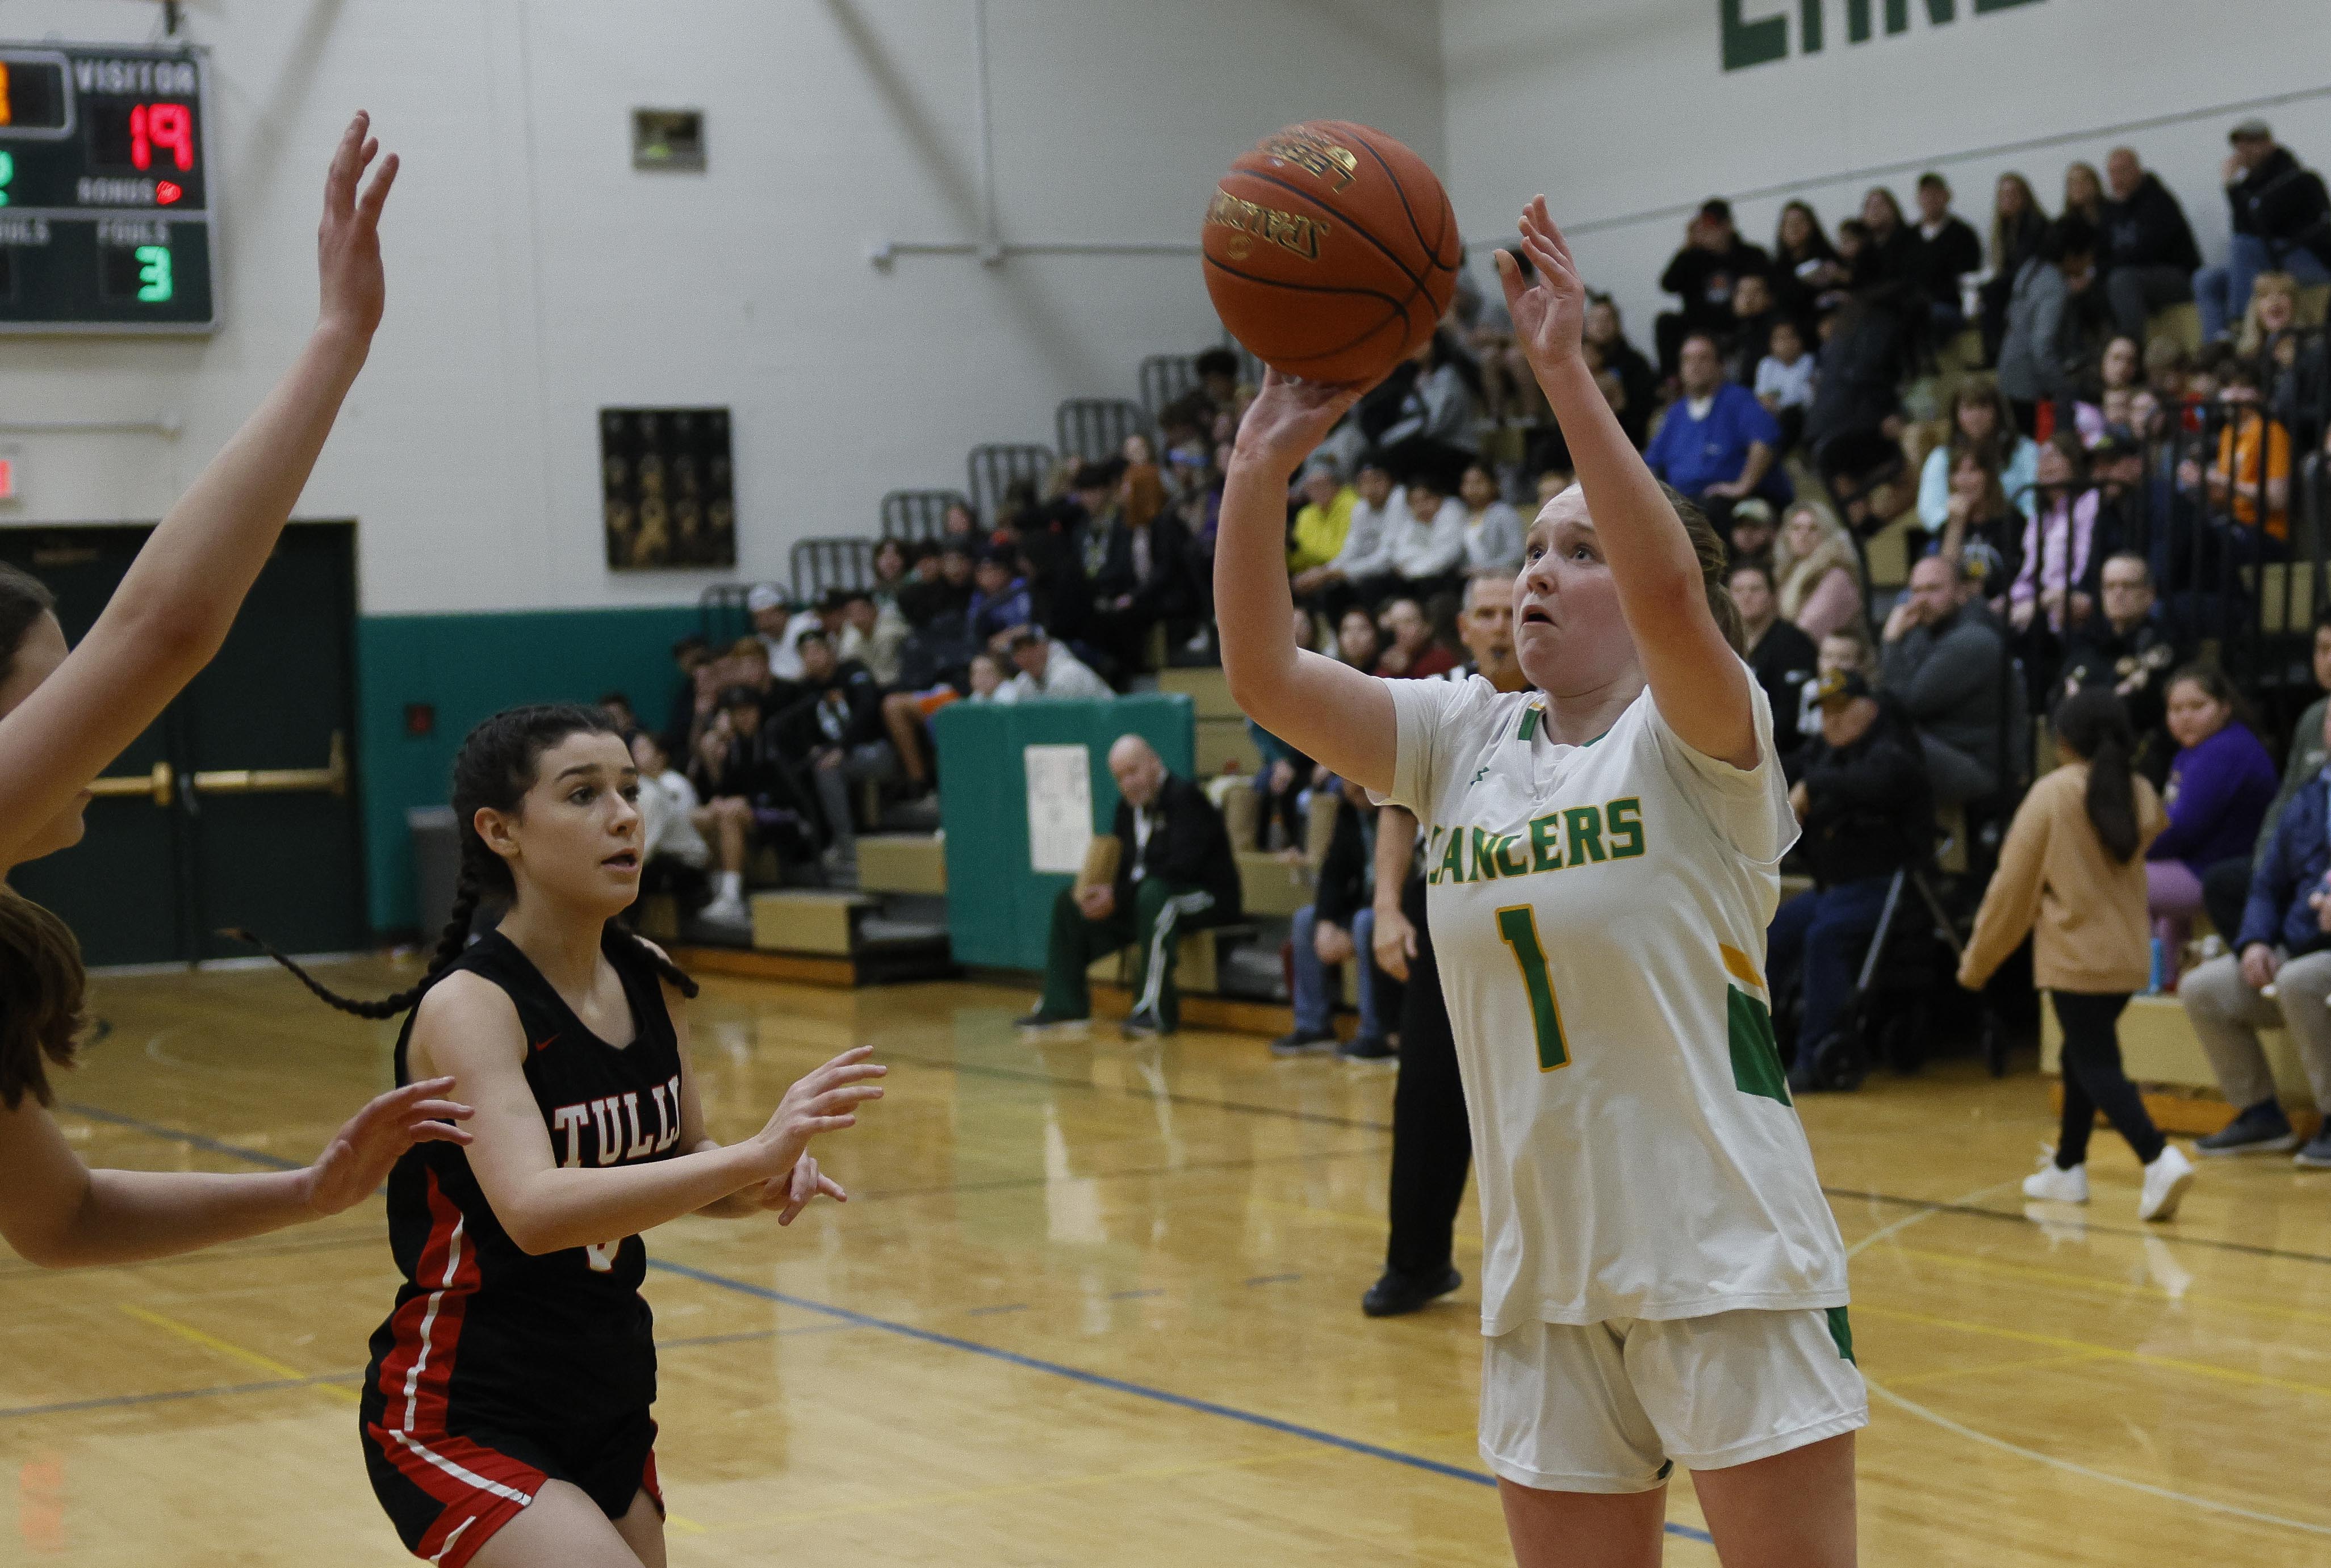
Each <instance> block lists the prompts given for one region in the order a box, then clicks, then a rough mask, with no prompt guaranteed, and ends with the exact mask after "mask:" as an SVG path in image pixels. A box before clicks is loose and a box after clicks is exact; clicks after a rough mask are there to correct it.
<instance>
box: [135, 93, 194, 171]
mask: <svg viewBox="0 0 2331 1568" xmlns="http://www.w3.org/2000/svg"><path fill="white" fill-rule="evenodd" d="M156 147H167V148H169V150H170V153H171V155H172V157H174V159H175V160H176V163H177V166H179V167H180V168H182V169H190V168H192V167H194V166H195V117H194V114H193V113H192V111H190V110H189V109H187V108H186V105H185V104H183V103H141V104H138V105H137V106H136V107H134V108H133V109H130V111H129V161H130V163H131V164H132V165H133V166H136V167H138V168H141V169H142V168H150V167H152V166H153V163H154V149H155V148H156Z"/></svg>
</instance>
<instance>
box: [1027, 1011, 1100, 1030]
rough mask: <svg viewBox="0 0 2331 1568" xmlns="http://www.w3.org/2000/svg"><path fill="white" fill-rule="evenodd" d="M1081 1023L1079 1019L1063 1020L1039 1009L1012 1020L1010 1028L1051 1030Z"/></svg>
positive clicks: (1053, 1013)
mask: <svg viewBox="0 0 2331 1568" xmlns="http://www.w3.org/2000/svg"><path fill="white" fill-rule="evenodd" d="M1082 1022H1084V1020H1083V1019H1081V1018H1064V1017H1062V1016H1061V1014H1059V1013H1056V1012H1045V1011H1044V1010H1043V1009H1042V1008H1041V1007H1040V1008H1038V1009H1037V1010H1036V1011H1035V1012H1032V1013H1030V1014H1029V1015H1028V1016H1027V1017H1025V1018H1015V1019H1013V1021H1012V1026H1013V1028H1014V1029H1052V1028H1056V1027H1058V1026H1059V1025H1061V1024H1063V1023H1082Z"/></svg>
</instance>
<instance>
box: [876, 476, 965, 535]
mask: <svg viewBox="0 0 2331 1568" xmlns="http://www.w3.org/2000/svg"><path fill="white" fill-rule="evenodd" d="M970 505H971V498H970V497H969V496H967V495H965V494H964V493H963V492H962V491H961V490H892V491H891V492H890V494H889V495H887V496H884V497H883V498H882V537H884V538H886V539H903V540H905V541H906V542H907V543H909V544H910V545H918V544H936V543H937V541H938V540H939V539H941V538H943V537H945V536H946V534H947V508H950V507H966V508H967V507H969V506H970Z"/></svg>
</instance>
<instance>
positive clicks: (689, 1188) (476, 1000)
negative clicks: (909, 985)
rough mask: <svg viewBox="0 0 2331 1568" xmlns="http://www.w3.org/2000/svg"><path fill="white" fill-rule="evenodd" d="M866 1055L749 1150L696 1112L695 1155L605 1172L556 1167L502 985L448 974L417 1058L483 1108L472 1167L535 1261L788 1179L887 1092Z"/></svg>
mask: <svg viewBox="0 0 2331 1568" xmlns="http://www.w3.org/2000/svg"><path fill="white" fill-rule="evenodd" d="M870 1049H871V1048H869V1047H865V1046H861V1047H859V1048H857V1049H856V1050H850V1051H845V1052H844V1053H843V1054H842V1055H841V1056H838V1057H836V1058H834V1059H833V1060H832V1061H830V1062H827V1063H826V1064H825V1065H824V1066H823V1067H821V1068H819V1069H816V1070H815V1071H813V1072H812V1073H810V1074H809V1075H807V1076H806V1077H804V1078H803V1079H801V1080H800V1081H798V1082H796V1083H795V1084H794V1086H793V1087H792V1088H789V1089H787V1090H786V1091H785V1099H784V1100H783V1101H782V1102H781V1103H780V1104H779V1105H778V1107H777V1110H776V1114H775V1116H773V1117H770V1118H769V1122H768V1125H767V1126H764V1127H763V1128H762V1129H761V1130H760V1131H759V1132H758V1133H756V1134H755V1135H754V1136H752V1137H750V1138H747V1139H746V1140H745V1141H744V1142H742V1143H737V1144H732V1145H728V1146H727V1147H725V1148H724V1147H721V1146H719V1145H711V1144H710V1140H709V1139H708V1138H706V1137H705V1136H704V1132H703V1124H702V1118H701V1115H700V1113H699V1118H698V1124H697V1128H696V1134H695V1136H696V1141H697V1144H698V1147H697V1148H696V1150H695V1152H693V1153H690V1154H686V1155H680V1157H678V1158H677V1159H671V1160H661V1161H657V1162H655V1163H654V1164H641V1165H614V1166H608V1167H606V1168H604V1169H601V1168H596V1167H586V1166H564V1165H561V1164H559V1163H558V1161H557V1156H556V1155H555V1153H554V1152H553V1150H552V1148H551V1146H550V1135H549V1133H548V1132H547V1130H546V1129H545V1128H544V1126H543V1125H542V1111H541V1109H540V1107H538V1105H537V1104H536V1103H535V1098H534V1091H533V1090H532V1088H529V1087H528V1084H527V1081H526V1070H525V1066H524V1063H525V1056H526V1034H525V1031H524V1030H523V1029H522V1028H521V1027H520V1025H519V1017H518V1009H517V1008H516V1007H515V1006H513V1005H512V1004H511V1003H510V1000H509V994H508V993H506V992H504V991H502V990H501V989H500V988H499V986H496V985H494V984H491V983H490V982H488V981H484V980H479V979H476V978H474V977H472V976H471V975H468V974H454V975H452V976H449V977H448V978H447V979H445V980H443V981H442V982H440V983H439V984H437V985H436V986H435V987H434V988H433V990H432V991H431V992H430V993H429V994H428V995H427V996H426V997H424V998H423V1000H422V1003H421V1015H420V1017H419V1019H418V1020H416V1021H415V1022H414V1031H413V1051H414V1059H415V1060H427V1061H428V1062H430V1063H431V1064H432V1065H433V1066H435V1067H436V1068H438V1069H440V1070H442V1071H444V1072H446V1073H450V1074H451V1075H452V1078H453V1079H454V1087H455V1088H456V1089H457V1090H458V1091H459V1092H460V1093H461V1095H462V1097H463V1098H466V1099H467V1100H468V1101H469V1103H470V1104H471V1105H473V1106H475V1107H477V1117H476V1120H475V1121H474V1122H473V1123H472V1125H471V1131H472V1133H473V1135H474V1141H473V1142H472V1143H471V1146H470V1166H471V1170H473V1171H474V1172H475V1173H476V1174H477V1177H478V1185H479V1186H480V1188H481V1189H482V1190H483V1191H484V1193H485V1194H486V1202H489V1203H490V1204H491V1205H492V1206H493V1211H494V1217H495V1218H496V1219H498V1220H499V1221H501V1225H502V1229H503V1230H505V1231H508V1232H509V1238H510V1240H513V1241H515V1242H517V1243H518V1245H519V1248H520V1249H522V1250H525V1251H528V1252H531V1253H537V1254H539V1253H544V1252H556V1251H559V1250H564V1249H566V1248H568V1247H585V1246H592V1245H596V1244H599V1243H604V1242H607V1241H613V1240H618V1239H619V1238H622V1237H624V1236H629V1235H633V1234H634V1233H636V1232H638V1231H646V1230H650V1229H652V1228H653V1227H654V1226H657V1225H661V1224H662V1223H664V1222H665V1221H669V1220H676V1219H678V1218H679V1217H680V1215H682V1214H690V1213H695V1212H699V1211H700V1210H704V1209H707V1208H710V1207H712V1206H713V1205H715V1204H717V1203H718V1202H720V1201H721V1200H723V1199H726V1198H728V1197H729V1196H730V1195H731V1194H734V1193H741V1192H743V1191H745V1190H746V1189H747V1188H748V1187H758V1186H760V1185H761V1184H762V1183H766V1182H768V1181H770V1180H771V1179H773V1178H777V1177H785V1176H789V1175H790V1174H792V1172H793V1170H794V1165H795V1164H797V1163H798V1162H799V1161H800V1159H801V1157H802V1156H803V1155H804V1154H805V1153H806V1152H807V1151H808V1147H809V1141H810V1139H811V1138H813V1137H814V1136H816V1135H817V1134H819V1133H822V1132H832V1131H836V1130H838V1129H840V1128H842V1127H847V1126H854V1125H855V1124H856V1122H857V1117H855V1116H854V1115H852V1111H853V1110H854V1109H855V1107H857V1106H858V1105H860V1104H861V1103H862V1102H864V1101H866V1100H871V1099H875V1098H880V1095H881V1093H882V1091H881V1089H880V1088H877V1087H875V1086H874V1085H873V1084H872V1083H871V1082H869V1081H867V1080H869V1079H875V1078H879V1077H880V1076H881V1074H882V1072H883V1069H881V1068H879V1067H875V1066H873V1065H871V1064H870V1063H868V1062H867V1061H866V1057H867V1054H868V1052H869V1050H870ZM683 1087H684V1083H683ZM686 1135H687V1126H686V1122H685V1120H684V1119H683V1122H682V1136H686ZM704 1145H710V1146H704Z"/></svg>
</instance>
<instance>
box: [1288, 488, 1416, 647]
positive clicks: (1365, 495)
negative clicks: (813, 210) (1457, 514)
mask: <svg viewBox="0 0 2331 1568" xmlns="http://www.w3.org/2000/svg"><path fill="white" fill-rule="evenodd" d="M1352 488H1353V489H1356V490H1357V491H1358V492H1359V499H1357V500H1356V501H1355V502H1354V503H1353V505H1352V526H1351V528H1350V530H1349V531H1348V532H1346V534H1345V535H1344V547H1343V548H1342V549H1340V550H1338V551H1337V552H1336V558H1335V559H1334V560H1332V561H1330V562H1328V563H1327V565H1324V566H1313V567H1310V568H1309V569H1308V570H1306V571H1302V572H1298V573H1297V574H1296V575H1295V579H1294V584H1293V586H1294V589H1295V596H1296V598H1297V599H1298V600H1299V601H1300V602H1301V603H1303V604H1304V605H1305V606H1306V607H1308V608H1309V609H1312V610H1314V611H1316V612H1318V613H1319V614H1321V615H1324V616H1326V617H1327V619H1328V620H1329V621H1331V622H1333V621H1339V620H1341V619H1342V618H1343V614H1344V612H1345V611H1346V610H1348V609H1350V608H1351V607H1352V606H1353V605H1354V604H1356V603H1359V595H1358V594H1357V592H1356V589H1355V586H1354V585H1355V584H1357V583H1359V582H1361V581H1362V580H1364V579H1366V578H1369V577H1375V576H1379V575H1383V574H1384V573H1386V572H1389V571H1391V570H1392V554H1391V547H1392V535H1393V528H1394V525H1395V524H1397V523H1398V522H1399V521H1400V520H1401V518H1404V517H1406V516H1407V515H1408V500H1407V498H1406V497H1405V496H1404V495H1403V494H1402V492H1401V491H1400V490H1399V489H1396V488H1395V487H1394V484H1393V482H1392V474H1391V473H1390V472H1389V471H1388V470H1386V469H1385V468H1384V465H1383V464H1382V463H1368V464H1365V465H1364V466H1363V467H1362V468H1361V470H1360V472H1359V478H1358V479H1357V480H1355V481H1354V483H1353V487H1352Z"/></svg>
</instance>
